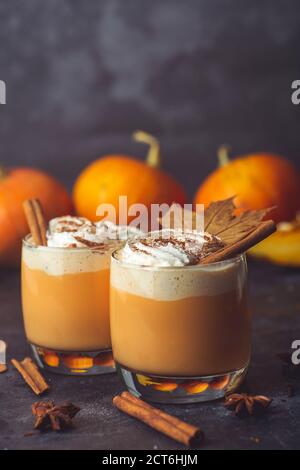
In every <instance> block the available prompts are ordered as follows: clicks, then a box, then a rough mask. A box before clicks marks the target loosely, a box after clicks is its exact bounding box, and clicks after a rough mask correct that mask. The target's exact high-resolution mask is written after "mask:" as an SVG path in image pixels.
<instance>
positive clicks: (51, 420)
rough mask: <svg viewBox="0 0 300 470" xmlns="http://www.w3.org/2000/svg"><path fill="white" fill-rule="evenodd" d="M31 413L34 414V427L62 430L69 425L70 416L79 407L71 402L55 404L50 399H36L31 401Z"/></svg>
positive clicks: (73, 414) (44, 429)
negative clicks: (33, 401)
mask: <svg viewBox="0 0 300 470" xmlns="http://www.w3.org/2000/svg"><path fill="white" fill-rule="evenodd" d="M31 409H32V414H33V415H34V416H35V423H34V429H40V430H41V431H46V430H48V429H51V430H52V431H62V430H63V429H65V428H67V427H70V425H71V422H72V418H73V417H74V416H75V415H76V414H77V413H78V411H80V408H79V407H78V406H76V405H73V403H71V402H65V403H62V404H61V405H55V403H54V402H53V401H51V400H49V401H37V402H35V403H33V405H32V407H31Z"/></svg>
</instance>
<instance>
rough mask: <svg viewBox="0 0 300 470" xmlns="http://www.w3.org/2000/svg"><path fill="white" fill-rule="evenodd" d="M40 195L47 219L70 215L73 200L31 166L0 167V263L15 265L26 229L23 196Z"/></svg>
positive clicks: (45, 174) (59, 185)
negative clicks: (8, 168) (7, 168)
mask: <svg viewBox="0 0 300 470" xmlns="http://www.w3.org/2000/svg"><path fill="white" fill-rule="evenodd" d="M29 198H39V199H40V201H41V203H42V205H43V208H44V212H45V217H46V219H47V220H49V219H51V218H53V217H56V216H60V215H65V214H69V213H70V212H71V211H72V202H71V199H70V197H69V196H68V193H67V191H66V190H65V188H64V187H63V186H62V185H61V184H60V183H59V182H58V181H57V180H55V179H54V178H53V177H51V176H49V175H48V174H47V173H45V172H43V171H40V170H37V169H34V168H12V169H10V170H7V171H6V170H4V169H1V170H0V266H17V265H18V264H19V262H20V250H21V240H22V238H23V237H24V236H25V235H26V234H27V233H28V232H29V229H28V226H27V222H26V219H25V216H24V213H23V207H22V203H23V201H24V200H25V199H29Z"/></svg>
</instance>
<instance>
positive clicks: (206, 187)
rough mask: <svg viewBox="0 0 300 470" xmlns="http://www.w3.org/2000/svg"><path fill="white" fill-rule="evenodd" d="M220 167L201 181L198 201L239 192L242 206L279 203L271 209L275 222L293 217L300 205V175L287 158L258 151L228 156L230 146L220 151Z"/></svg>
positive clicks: (220, 197) (237, 202)
mask: <svg viewBox="0 0 300 470" xmlns="http://www.w3.org/2000/svg"><path fill="white" fill-rule="evenodd" d="M219 160H220V167H219V168H218V169H216V170H215V171H214V172H213V173H211V174H210V175H209V176H208V177H207V178H206V179H205V181H204V182H203V183H202V184H201V185H200V187H199V189H198V191H197V193H196V196H195V200H194V202H195V203H198V204H200V203H203V204H205V205H206V204H209V203H210V202H211V201H216V200H219V199H226V198H227V197H230V196H234V195H237V197H236V201H235V202H236V204H237V206H238V207H240V208H241V209H242V210H246V209H263V208H266V207H271V206H276V208H275V209H274V210H273V211H272V212H271V214H270V215H271V217H272V219H273V220H274V221H275V222H280V221H283V220H287V221H288V220H291V219H293V217H294V216H295V214H296V212H297V211H298V210H299V209H300V175H299V172H298V171H297V169H296V168H295V167H294V166H293V165H292V164H291V163H290V162H289V161H288V160H287V159H285V158H283V157H280V156H278V155H273V154H269V153H254V154H251V155H246V156H244V157H239V158H236V159H234V160H232V161H229V160H228V157H227V153H226V148H225V147H222V148H221V149H220V151H219Z"/></svg>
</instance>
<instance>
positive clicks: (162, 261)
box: [119, 230, 223, 267]
mask: <svg viewBox="0 0 300 470" xmlns="http://www.w3.org/2000/svg"><path fill="white" fill-rule="evenodd" d="M222 247H223V243H222V241H221V239H220V238H219V237H217V236H215V235H211V234H209V233H207V232H195V231H193V232H181V231H179V230H178V231H177V230H161V231H159V232H152V233H150V234H148V235H147V236H146V237H144V238H141V237H140V238H139V239H137V240H129V241H128V242H127V243H126V245H125V246H124V248H123V249H122V250H121V252H120V254H119V257H120V259H121V260H122V261H123V262H125V263H128V264H135V265H138V266H161V267H164V266H165V267H168V266H170V267H172V266H188V265H193V264H197V263H199V262H201V259H203V258H204V257H205V256H207V255H209V254H210V253H213V252H214V251H217V250H218V249H220V248H222Z"/></svg>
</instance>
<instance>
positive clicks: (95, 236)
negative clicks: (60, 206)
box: [47, 215, 142, 250]
mask: <svg viewBox="0 0 300 470" xmlns="http://www.w3.org/2000/svg"><path fill="white" fill-rule="evenodd" d="M141 234H142V232H141V231H140V230H138V229H136V228H133V227H127V226H123V225H122V226H118V225H115V224H113V223H112V222H108V221H104V222H96V223H93V222H91V221H90V220H88V219H86V218H84V217H73V216H70V215H67V216H64V217H57V218H55V219H52V220H51V221H50V223H49V230H48V232H47V243H48V246H51V247H66V248H76V247H77V248H78V247H79V248H82V247H85V246H88V247H90V248H101V249H103V250H104V249H105V247H106V244H107V242H109V241H110V240H127V238H128V237H132V236H137V235H139V236H140V235H141Z"/></svg>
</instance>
